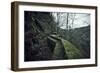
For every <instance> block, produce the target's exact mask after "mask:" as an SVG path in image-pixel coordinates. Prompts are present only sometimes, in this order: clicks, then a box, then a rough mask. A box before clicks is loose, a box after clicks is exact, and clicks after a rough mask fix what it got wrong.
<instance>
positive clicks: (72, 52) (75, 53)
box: [61, 39, 81, 59]
mask: <svg viewBox="0 0 100 73" xmlns="http://www.w3.org/2000/svg"><path fill="white" fill-rule="evenodd" d="M61 40H62V43H63V46H64V49H65V52H66V55H67V56H68V59H78V58H81V53H80V50H78V48H76V47H75V46H74V45H73V44H72V43H70V42H69V41H67V40H64V39H61Z"/></svg>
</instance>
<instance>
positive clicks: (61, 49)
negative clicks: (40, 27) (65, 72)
mask: <svg viewBox="0 0 100 73" xmlns="http://www.w3.org/2000/svg"><path fill="white" fill-rule="evenodd" d="M49 39H50V40H52V41H53V42H55V47H54V50H53V59H79V58H81V53H80V50H79V49H78V48H76V47H75V46H74V45H73V44H72V43H71V42H69V41H67V40H65V39H63V38H61V37H59V36H57V35H51V36H50V37H49Z"/></svg>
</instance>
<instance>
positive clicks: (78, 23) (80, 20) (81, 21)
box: [52, 12, 90, 29]
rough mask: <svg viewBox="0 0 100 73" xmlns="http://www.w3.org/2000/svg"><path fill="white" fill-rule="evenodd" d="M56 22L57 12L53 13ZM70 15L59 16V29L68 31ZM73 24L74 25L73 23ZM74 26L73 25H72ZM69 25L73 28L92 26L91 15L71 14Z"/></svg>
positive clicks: (62, 14) (61, 14)
mask: <svg viewBox="0 0 100 73" xmlns="http://www.w3.org/2000/svg"><path fill="white" fill-rule="evenodd" d="M52 15H53V17H54V20H55V22H57V21H58V16H57V12H54V13H52ZM67 15H68V13H64V12H63V13H60V14H59V27H60V28H62V29H66V23H67ZM72 22H73V23H72ZM72 24H73V25H72ZM68 25H69V26H70V27H71V29H72V28H80V27H86V26H89V25H90V14H87V13H69V16H68Z"/></svg>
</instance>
